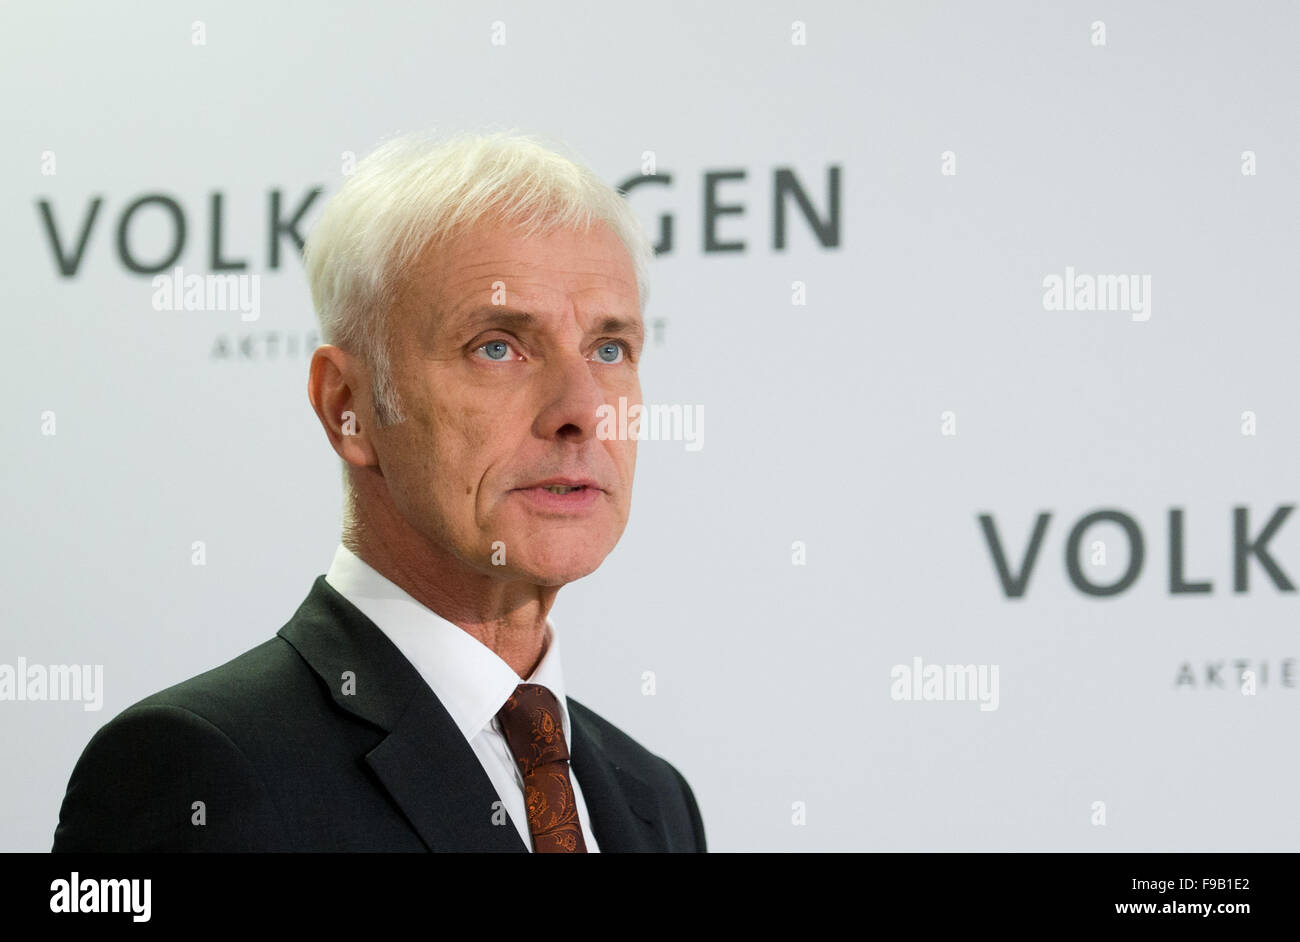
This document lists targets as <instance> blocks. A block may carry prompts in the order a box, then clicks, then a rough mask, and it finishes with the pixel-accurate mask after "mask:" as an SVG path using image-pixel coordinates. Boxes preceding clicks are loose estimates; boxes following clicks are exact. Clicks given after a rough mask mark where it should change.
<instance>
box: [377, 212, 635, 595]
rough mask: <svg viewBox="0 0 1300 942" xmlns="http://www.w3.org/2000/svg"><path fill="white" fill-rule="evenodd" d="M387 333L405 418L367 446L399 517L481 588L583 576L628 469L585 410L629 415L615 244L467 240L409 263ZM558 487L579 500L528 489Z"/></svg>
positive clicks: (625, 291)
mask: <svg viewBox="0 0 1300 942" xmlns="http://www.w3.org/2000/svg"><path fill="white" fill-rule="evenodd" d="M390 326H391V337H392V345H391V350H392V363H393V376H394V381H395V383H396V385H397V388H398V390H399V393H400V400H401V405H402V409H403V411H404V413H405V415H406V417H407V418H406V421H404V422H401V423H398V424H397V425H393V426H390V427H387V428H383V429H377V430H373V431H372V435H371V438H372V441H373V442H374V445H375V449H376V452H377V454H378V456H379V464H380V468H381V469H382V472H383V476H384V480H385V482H386V484H387V487H388V490H389V493H390V494H391V496H392V499H393V502H394V504H395V505H396V507H397V510H398V512H399V513H400V514H401V515H402V516H403V517H404V518H405V520H406V521H407V522H408V523H409V524H410V525H411V527H413V528H414V529H415V530H416V531H418V532H419V533H420V534H421V535H422V536H424V537H425V538H426V539H428V540H429V541H431V542H432V543H433V544H435V545H436V546H438V547H440V548H442V549H443V550H445V551H446V552H448V553H450V554H451V555H453V556H455V557H456V558H458V559H459V560H461V561H462V562H463V563H464V564H465V565H467V566H468V567H470V568H471V569H474V570H477V571H480V572H482V573H485V574H490V575H494V576H497V577H505V578H524V579H526V580H528V581H530V582H534V583H536V584H539V585H551V586H558V585H563V584H564V583H567V582H571V581H573V580H574V579H579V578H581V577H582V576H585V575H587V574H589V573H591V572H593V571H594V570H595V569H596V568H597V567H598V566H599V565H600V563H601V561H602V560H604V558H605V556H606V555H608V553H609V552H610V550H612V549H613V548H614V545H615V544H616V543H617V542H618V539H619V537H620V536H622V534H623V529H624V528H625V527H626V526H627V517H628V511H629V507H630V504H631V497H632V475H633V471H634V468H635V465H636V439H635V437H628V438H627V440H624V441H620V440H617V439H615V438H610V439H608V440H604V439H601V438H597V437H596V429H597V424H598V419H599V416H598V413H597V410H598V408H599V407H600V406H602V405H609V406H610V407H611V408H613V409H615V410H617V407H618V400H619V397H620V396H624V397H626V398H627V405H628V406H629V407H630V406H631V405H632V404H634V403H640V401H641V384H640V380H639V378H638V376H637V368H638V363H639V361H640V357H641V348H642V344H643V342H644V328H643V325H642V323H641V315H640V310H639V301H638V293H637V284H636V274H635V270H634V268H633V266H632V260H631V258H630V257H629V255H628V253H627V250H626V249H625V248H624V247H623V244H622V242H621V241H620V240H619V239H618V237H617V236H616V235H615V234H614V232H613V230H612V229H610V228H609V227H608V226H607V225H605V224H603V223H600V224H596V225H593V226H592V228H591V230H590V231H589V232H588V233H586V234H584V233H581V232H580V231H577V230H568V231H560V232H556V233H553V234H551V235H547V236H539V237H534V238H532V239H524V238H521V237H520V236H519V235H517V234H516V233H515V232H514V231H513V230H512V229H511V228H509V227H502V226H496V225H490V226H480V227H478V228H476V229H472V230H469V231H468V232H466V233H464V234H462V236H461V237H460V238H458V239H456V240H454V241H452V242H450V243H449V244H448V246H447V247H446V248H444V249H443V250H442V251H441V252H437V251H429V252H426V253H425V254H424V255H423V256H422V257H421V258H419V259H418V260H417V262H416V264H415V265H414V266H413V267H412V269H411V271H410V272H409V275H408V279H407V281H406V285H405V287H404V289H403V291H402V292H401V294H400V296H399V297H398V299H397V302H396V304H395V306H394V308H393V310H392V312H391V320H390ZM614 427H615V428H617V422H615V423H614ZM556 481H563V482H569V483H574V484H580V485H582V486H581V487H580V488H579V489H578V490H576V491H572V492H569V493H554V492H552V491H548V490H547V489H545V488H544V487H543V486H541V485H543V484H546V483H548V482H556ZM494 555H495V558H496V560H497V561H498V562H499V561H501V560H502V559H503V560H504V565H499V564H494Z"/></svg>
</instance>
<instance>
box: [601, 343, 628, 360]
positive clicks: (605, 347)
mask: <svg viewBox="0 0 1300 942" xmlns="http://www.w3.org/2000/svg"><path fill="white" fill-rule="evenodd" d="M610 351H613V355H612V356H613V358H612V359H606V357H605V354H606V353H608V352H610ZM622 352H623V346H622V344H617V343H613V342H611V343H602V344H601V345H600V346H599V347H597V348H596V355H597V356H598V357H600V362H602V363H617V362H618V361H619V355H620V354H621V353H622Z"/></svg>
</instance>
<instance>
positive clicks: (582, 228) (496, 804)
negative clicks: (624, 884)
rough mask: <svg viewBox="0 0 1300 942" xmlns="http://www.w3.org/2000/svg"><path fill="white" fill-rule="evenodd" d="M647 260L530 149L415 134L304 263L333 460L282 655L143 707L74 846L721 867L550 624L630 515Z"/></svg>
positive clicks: (382, 154)
mask: <svg viewBox="0 0 1300 942" xmlns="http://www.w3.org/2000/svg"><path fill="white" fill-rule="evenodd" d="M649 254H650V250H649V247H648V243H647V242H646V240H645V236H644V234H643V233H642V232H641V230H640V228H639V226H638V224H637V221H636V219H635V217H634V216H633V215H632V213H631V211H630V210H629V208H628V207H627V205H626V203H625V202H624V201H623V199H622V198H621V197H620V196H619V194H618V193H617V192H616V191H614V190H613V189H611V188H610V187H609V186H608V185H606V184H604V183H603V182H601V181H600V180H599V179H598V178H597V177H595V175H594V174H592V173H591V171H590V170H588V169H586V168H585V167H581V166H579V165H577V164H575V163H573V162H571V161H569V160H568V159H566V158H564V157H562V156H560V155H558V154H556V153H553V152H551V151H549V150H547V149H545V148H543V147H541V146H540V145H538V144H537V143H535V142H533V141H532V140H530V139H527V138H524V137H520V136H517V135H513V134H504V133H503V134H494V135H489V136H462V137H459V138H455V139H452V140H450V141H447V142H441V143H439V142H432V141H429V140H426V139H423V138H418V137H415V138H400V139H397V140H395V141H391V142H389V143H388V144H386V145H384V146H383V147H381V148H380V149H379V150H378V151H376V152H375V153H374V154H372V155H371V156H370V157H369V158H367V159H366V160H365V161H363V162H362V163H361V164H359V165H358V166H357V168H356V170H355V171H354V173H353V174H352V175H351V176H350V177H349V178H348V180H347V181H346V183H345V184H344V186H343V187H342V188H341V189H340V191H339V192H338V193H337V194H336V195H335V197H334V198H333V199H332V200H331V201H330V204H329V205H328V206H327V208H326V210H325V213H324V215H323V216H322V219H321V221H320V222H319V224H318V225H317V227H316V228H315V229H314V230H313V232H312V234H311V238H310V239H309V240H308V243H307V246H306V259H307V272H308V277H309V279H310V281H311V287H312V298H313V301H314V303H315V306H316V311H317V314H318V316H319V318H320V320H321V325H322V335H323V337H324V339H325V341H326V345H324V346H321V347H320V348H319V349H317V350H316V352H315V354H314V355H313V358H312V362H311V369H310V375H309V380H308V397H309V399H310V400H311V404H312V407H313V408H314V409H315V411H316V414H317V416H318V417H319V419H320V422H321V424H322V425H323V426H324V429H325V432H326V435H327V436H328V438H329V442H330V444H331V445H332V446H333V448H334V450H335V452H336V453H337V454H338V455H339V456H340V457H341V459H342V462H343V470H344V491H345V502H344V503H345V509H344V528H343V537H342V543H341V545H340V546H339V547H338V549H337V551H336V554H335V557H334V561H333V564H332V565H331V566H330V569H329V571H328V572H327V573H326V574H325V575H324V576H321V577H319V578H317V579H316V581H315V584H314V585H313V586H312V588H311V592H310V594H309V595H308V596H307V598H306V600H305V601H304V602H303V603H302V605H301V606H300V607H299V609H298V611H297V612H296V613H295V614H294V616H293V617H292V618H291V619H290V620H289V622H288V624H286V625H285V626H284V627H283V628H281V629H280V631H279V633H278V634H277V635H276V637H275V638H273V639H271V640H269V641H266V642H264V643H263V644H261V645H259V646H258V647H255V648H253V649H252V650H250V651H248V652H246V653H244V654H243V655H241V656H239V657H237V658H235V659H234V660H232V661H230V662H229V663H227V664H224V665H222V666H220V667H217V668H216V669H214V670H211V671H208V672H207V673H205V674H201V675H199V676H198V677H195V678H192V679H190V680H188V681H185V682H184V683H181V684H179V685H177V686H174V687H171V688H169V689H167V690H164V691H162V692H160V693H157V694H154V695H153V696H151V697H148V698H146V699H145V700H143V701H141V702H140V703H138V704H135V705H134V706H132V707H130V708H129V709H127V710H126V711H124V712H123V713H122V714H121V715H119V716H118V717H117V718H115V719H114V720H113V721H112V722H110V723H109V724H108V725H107V726H105V727H104V728H103V729H101V730H100V731H99V732H98V733H97V734H96V735H95V737H94V738H93V739H92V740H91V742H90V744H89V745H88V746H87V748H86V750H85V752H84V753H83V755H82V757H81V759H80V761H79V762H78V763H77V766H76V769H75V770H74V771H73V774H72V778H71V782H70V783H69V786H68V791H67V795H66V796H65V798H64V802H63V807H62V811H61V813H60V821H59V825H58V828H57V830H56V832H55V839H54V849H55V850H56V851H65V850H66V851H83V850H94V851H99V850H102V851H120V850H139V851H155V850H156V851H171V850H211V851H243V850H300V851H321V850H326V851H343V850H355V851H373V850H403V851H425V850H429V851H480V850H488V851H498V850H499V851H527V850H532V851H537V852H561V853H565V852H583V851H587V852H591V851H603V852H610V851H704V850H705V837H704V828H703V824H702V822H701V818H700V813H699V810H698V807H697V805H696V802H695V798H694V795H693V794H692V792H691V789H690V787H689V786H688V785H687V783H686V780H685V779H684V778H683V777H682V776H681V774H680V773H679V772H678V771H677V770H676V769H675V768H674V767H673V766H672V765H670V764H669V763H668V762H666V761H665V760H663V759H661V758H659V757H658V756H655V755H653V754H651V753H650V752H649V751H647V750H646V749H645V748H644V747H642V746H641V745H639V744H638V743H637V742H635V741H634V740H633V739H631V738H630V737H629V736H627V735H626V734H625V733H623V732H622V731H620V730H619V729H618V728H616V727H615V726H613V725H612V724H610V723H609V722H608V721H606V720H604V719H602V718H601V717H599V716H597V715H596V714H595V713H594V712H592V711H591V710H589V709H587V708H586V707H584V706H583V705H582V704H580V703H578V702H577V701H575V700H573V699H570V698H568V697H567V696H566V693H565V684H564V676H563V671H562V666H561V663H560V647H559V639H558V637H557V635H556V633H555V626H554V625H553V623H552V622H551V621H550V619H549V617H548V612H549V611H550V608H551V606H552V604H553V603H554V601H555V596H556V593H557V592H558V591H559V589H560V587H561V586H563V585H566V584H567V583H569V582H572V581H573V580H575V579H580V578H582V577H583V576H586V575H588V574H590V573H591V572H593V571H595V569H596V568H597V567H598V566H599V565H600V563H601V562H602V561H603V560H604V558H605V556H606V555H607V554H608V553H609V552H610V550H612V549H613V547H614V545H615V544H616V543H617V542H618V539H619V537H620V536H621V535H622V533H623V530H624V528H625V526H626V524H627V518H628V512H629V506H630V501H631V493H632V477H633V469H634V466H635V462H636V437H635V433H633V434H631V435H630V436H628V437H626V438H624V439H623V440H617V439H609V438H606V437H601V436H598V435H597V427H598V410H600V408H601V407H602V406H604V405H607V404H610V405H612V404H614V403H616V402H617V401H618V398H619V397H620V396H625V397H627V399H628V401H629V402H639V401H640V383H639V380H638V377H637V367H638V362H639V359H640V356H641V351H642V346H643V343H644V326H643V318H642V311H643V307H644V304H645V298H646V275H645V273H646V268H647V260H648V257H649Z"/></svg>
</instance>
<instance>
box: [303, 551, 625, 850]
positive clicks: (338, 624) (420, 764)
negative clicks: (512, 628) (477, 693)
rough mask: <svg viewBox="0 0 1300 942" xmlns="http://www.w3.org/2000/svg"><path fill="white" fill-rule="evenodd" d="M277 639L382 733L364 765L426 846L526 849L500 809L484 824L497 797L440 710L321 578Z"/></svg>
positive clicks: (385, 642)
mask: <svg viewBox="0 0 1300 942" xmlns="http://www.w3.org/2000/svg"><path fill="white" fill-rule="evenodd" d="M279 635H280V637H282V638H284V639H285V640H286V641H288V642H289V644H291V645H293V647H294V649H295V650H297V652H298V653H299V654H300V655H301V656H302V658H303V660H305V661H306V662H307V663H308V664H309V665H310V666H311V668H312V670H314V671H315V672H316V673H317V674H318V675H319V676H320V678H321V680H322V681H324V683H325V687H326V689H327V690H329V691H330V695H331V696H332V697H333V699H334V702H335V704H337V705H338V706H339V708H340V709H343V710H346V711H347V712H349V713H351V714H353V715H354V716H357V717H360V718H361V719H363V720H365V721H367V722H369V723H372V724H374V725H375V726H377V727H379V728H380V729H382V730H384V731H386V732H387V733H388V735H387V736H386V737H385V738H384V739H383V741H382V742H380V743H379V745H377V746H375V748H373V749H371V750H370V752H368V753H367V754H366V756H365V760H366V763H367V764H368V765H369V766H370V768H371V769H372V770H374V773H375V775H376V777H377V778H378V779H379V781H380V782H381V783H382V785H383V787H384V789H385V790H386V791H387V792H388V794H389V796H390V797H391V798H392V800H393V801H394V802H395V803H396V804H397V806H398V807H399V808H400V809H401V811H402V814H404V815H405V816H406V819H407V820H408V821H409V822H410V823H411V826H412V827H413V828H414V829H415V831H416V833H418V834H419V835H420V839H421V840H422V841H423V842H424V843H425V845H426V846H427V847H428V848H429V850H431V851H452V852H454V851H520V852H527V850H528V848H526V847H525V846H524V845H523V842H522V841H520V839H519V831H518V830H517V829H516V828H515V825H514V822H513V821H511V820H510V818H509V815H508V814H506V812H505V810H504V809H501V812H500V815H498V816H496V817H497V820H501V819H502V818H504V819H505V820H504V824H493V823H492V822H493V817H494V815H493V812H494V808H493V804H494V802H498V801H499V800H500V796H499V795H497V793H496V789H495V788H494V787H493V786H492V780H491V779H489V778H488V777H487V773H486V772H484V771H483V766H482V764H481V763H480V762H479V760H478V756H477V755H475V754H474V750H473V749H472V748H470V745H469V743H468V742H466V741H465V737H464V736H463V735H461V732H460V730H459V729H458V728H457V727H456V724H455V722H454V721H453V720H452V718H451V715H450V714H449V713H448V712H447V710H446V708H445V707H443V705H442V703H441V702H440V701H439V700H438V698H437V697H436V696H435V695H434V693H433V691H431V690H430V689H429V685H428V684H426V683H425V682H424V680H423V678H421V677H420V675H419V673H418V672H417V671H416V670H415V668H414V667H413V666H412V665H411V663H410V662H409V661H408V660H407V659H406V658H405V656H403V654H402V652H401V651H399V650H398V649H397V647H396V645H394V644H393V643H392V642H391V641H390V640H389V639H388V636H387V635H385V634H384V633H383V632H382V631H380V630H379V629H378V628H377V627H376V626H375V624H374V622H372V621H371V620H370V619H369V618H367V617H366V616H365V615H363V614H362V613H361V612H360V611H358V610H357V608H356V607H355V606H354V605H352V603H351V602H349V601H348V600H347V599H345V598H344V597H343V596H342V595H340V594H339V593H338V591H337V590H335V589H334V587H333V586H331V585H330V584H329V583H328V582H326V581H325V577H324V576H319V577H317V579H316V581H315V583H314V584H313V585H312V589H311V592H310V594H309V595H308V596H307V599H306V600H305V601H304V602H303V603H302V605H301V606H299V608H298V611H297V612H296V613H295V614H294V616H293V618H292V619H290V620H289V623H288V624H287V625H285V626H284V627H283V628H281V629H280V631H279ZM349 677H350V678H351V685H350V686H348V678H349ZM583 787H584V789H585V788H586V785H585V783H584V785H583ZM597 840H600V837H599V834H598V835H597Z"/></svg>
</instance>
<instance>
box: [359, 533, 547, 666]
mask: <svg viewBox="0 0 1300 942" xmlns="http://www.w3.org/2000/svg"><path fill="white" fill-rule="evenodd" d="M369 516H370V519H366V515H362V514H358V515H357V516H356V517H354V518H353V522H351V524H350V525H346V526H345V527H344V531H343V539H342V542H343V545H344V546H346V547H347V548H348V549H349V550H351V551H352V552H353V553H355V554H356V555H357V556H358V557H359V558H360V559H362V560H363V561H364V562H365V563H367V564H368V565H369V566H371V567H373V568H374V569H375V570H376V571H377V572H379V573H380V574H381V575H383V576H384V577H385V578H387V579H389V580H391V581H392V582H393V583H395V584H396V585H398V586H400V587H401V588H402V589H403V590H404V591H406V592H407V593H409V594H410V596H411V597H412V598H414V599H415V600H416V601H417V602H419V603H420V604H422V605H424V606H426V607H427V608H429V609H430V610H431V611H433V612H436V613H437V614H438V615H439V616H441V617H442V618H445V619H446V620H447V621H449V622H451V623H452V624H453V625H456V626H457V627H458V628H460V629H461V630H462V631H464V632H465V633H466V634H469V635H470V636H472V637H473V638H475V639H476V640H478V641H479V642H480V643H482V644H484V645H486V646H487V647H489V648H491V649H492V651H494V652H495V653H496V655H497V657H499V658H501V660H503V661H505V662H506V663H507V664H509V665H510V667H511V669H512V670H513V671H514V672H515V673H516V674H518V675H519V677H520V679H523V680H526V679H527V678H528V677H530V676H531V675H532V673H533V671H534V670H535V669H536V667H537V665H538V663H540V662H541V659H542V656H543V655H544V654H545V653H546V648H547V645H548V644H549V643H550V630H549V628H548V626H547V623H546V616H547V614H548V613H549V612H550V610H551V605H552V604H554V602H555V596H556V593H558V592H559V587H558V586H540V585H534V584H532V583H528V582H525V581H520V580H509V579H503V578H500V577H499V576H492V575H488V574H485V573H482V572H478V571H475V570H474V569H472V568H470V567H469V566H468V565H466V563H465V562H464V561H463V560H461V559H459V558H458V557H456V556H454V555H452V554H451V553H449V552H447V551H446V550H445V549H443V548H441V547H438V546H434V545H432V544H431V543H430V542H429V541H428V540H426V539H425V538H424V537H423V536H421V535H420V534H418V533H416V532H415V531H414V530H412V529H411V528H410V526H409V525H407V524H406V522H405V520H402V519H401V518H400V517H398V520H399V521H400V525H398V526H390V525H377V524H378V522H377V521H375V520H374V519H373V517H374V515H373V514H372V515H369ZM382 516H384V515H381V517H382ZM392 516H397V515H396V514H395V513H394V514H393V515H392Z"/></svg>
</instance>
